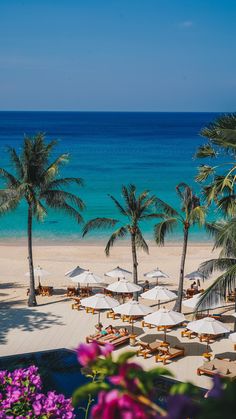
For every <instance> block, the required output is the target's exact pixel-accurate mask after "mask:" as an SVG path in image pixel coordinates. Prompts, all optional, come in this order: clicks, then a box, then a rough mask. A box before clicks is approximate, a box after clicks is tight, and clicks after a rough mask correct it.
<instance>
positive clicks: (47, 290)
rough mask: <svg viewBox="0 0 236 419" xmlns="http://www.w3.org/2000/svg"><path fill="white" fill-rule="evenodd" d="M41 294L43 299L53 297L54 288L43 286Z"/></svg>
mask: <svg viewBox="0 0 236 419" xmlns="http://www.w3.org/2000/svg"><path fill="white" fill-rule="evenodd" d="M40 294H41V295H42V296H43V297H45V296H46V297H51V296H52V294H53V287H48V286H42V287H41V292H40Z"/></svg>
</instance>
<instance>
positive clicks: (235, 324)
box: [234, 288, 236, 332]
mask: <svg viewBox="0 0 236 419" xmlns="http://www.w3.org/2000/svg"><path fill="white" fill-rule="evenodd" d="M234 295H235V297H234V311H235V312H236V288H234ZM234 332H236V317H235V318H234Z"/></svg>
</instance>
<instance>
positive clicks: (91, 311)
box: [85, 307, 97, 314]
mask: <svg viewBox="0 0 236 419" xmlns="http://www.w3.org/2000/svg"><path fill="white" fill-rule="evenodd" d="M85 311H86V313H92V314H96V313H97V310H96V309H95V308H92V307H85Z"/></svg>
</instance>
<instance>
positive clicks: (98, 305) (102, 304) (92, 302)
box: [81, 294, 119, 323]
mask: <svg viewBox="0 0 236 419" xmlns="http://www.w3.org/2000/svg"><path fill="white" fill-rule="evenodd" d="M81 305H82V306H84V307H89V308H94V309H96V310H106V309H111V308H114V307H116V306H118V305H119V302H118V301H117V300H115V298H111V297H108V296H107V295H105V294H95V295H92V296H91V297H88V298H83V299H82V300H81ZM98 323H100V311H99V312H98Z"/></svg>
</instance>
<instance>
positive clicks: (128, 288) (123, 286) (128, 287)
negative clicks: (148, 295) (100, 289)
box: [107, 278, 142, 293]
mask: <svg viewBox="0 0 236 419" xmlns="http://www.w3.org/2000/svg"><path fill="white" fill-rule="evenodd" d="M141 289H142V287H140V285H136V284H134V283H133V282H130V281H129V280H128V279H125V278H122V279H121V280H120V281H116V282H113V283H112V284H110V285H108V287H107V290H109V291H113V292H118V293H133V292H138V291H141Z"/></svg>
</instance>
